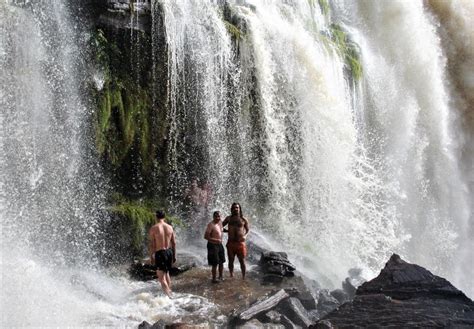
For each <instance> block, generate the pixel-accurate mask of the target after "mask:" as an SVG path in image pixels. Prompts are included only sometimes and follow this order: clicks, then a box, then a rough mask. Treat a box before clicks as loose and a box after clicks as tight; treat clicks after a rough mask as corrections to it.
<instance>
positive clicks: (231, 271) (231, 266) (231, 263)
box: [227, 247, 235, 278]
mask: <svg viewBox="0 0 474 329" xmlns="http://www.w3.org/2000/svg"><path fill="white" fill-rule="evenodd" d="M227 256H228V257H229V274H230V277H231V278H232V277H233V276H234V257H235V254H234V252H233V251H232V250H231V248H229V247H227Z"/></svg>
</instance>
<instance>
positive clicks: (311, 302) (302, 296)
mask: <svg viewBox="0 0 474 329" xmlns="http://www.w3.org/2000/svg"><path fill="white" fill-rule="evenodd" d="M285 291H286V292H287V293H288V294H289V295H290V296H291V297H296V298H298V299H299V300H300V302H301V304H303V306H304V308H305V309H307V310H315V309H316V307H317V303H316V299H315V298H314V296H313V294H311V293H310V292H309V291H308V290H305V291H300V290H299V289H296V288H291V289H285Z"/></svg>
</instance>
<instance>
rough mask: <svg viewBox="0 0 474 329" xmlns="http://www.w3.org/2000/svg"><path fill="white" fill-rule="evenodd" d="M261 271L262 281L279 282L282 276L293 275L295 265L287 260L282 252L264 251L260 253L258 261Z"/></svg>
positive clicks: (286, 256) (266, 282)
mask: <svg viewBox="0 0 474 329" xmlns="http://www.w3.org/2000/svg"><path fill="white" fill-rule="evenodd" d="M259 265H260V269H261V271H262V273H263V278H262V279H263V280H262V281H263V283H265V284H268V283H279V282H281V281H282V280H283V278H284V277H292V276H294V275H295V274H294V271H295V270H296V267H295V266H294V265H293V264H291V263H290V261H289V260H288V255H287V254H286V253H284V252H274V251H265V252H262V253H261V256H260V261H259Z"/></svg>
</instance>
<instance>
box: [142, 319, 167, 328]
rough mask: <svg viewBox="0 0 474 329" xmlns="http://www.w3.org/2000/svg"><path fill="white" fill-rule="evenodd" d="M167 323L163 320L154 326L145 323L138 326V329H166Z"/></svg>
mask: <svg viewBox="0 0 474 329" xmlns="http://www.w3.org/2000/svg"><path fill="white" fill-rule="evenodd" d="M165 328H166V323H165V322H164V321H163V320H160V321H158V322H155V323H154V324H153V325H151V324H150V323H148V322H146V321H143V322H142V323H140V324H139V325H138V329H165Z"/></svg>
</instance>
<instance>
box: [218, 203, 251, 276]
mask: <svg viewBox="0 0 474 329" xmlns="http://www.w3.org/2000/svg"><path fill="white" fill-rule="evenodd" d="M230 212H231V215H230V216H228V217H226V218H225V219H224V222H223V223H222V226H223V227H225V226H226V225H229V227H228V230H225V231H224V232H228V234H229V236H228V240H227V245H226V247H227V256H228V257H229V273H230V276H231V277H233V276H234V258H235V256H237V258H238V259H239V263H240V269H241V271H242V279H244V280H245V270H246V266H245V257H246V256H247V246H246V245H245V240H246V238H247V234H248V233H249V231H250V229H249V221H248V220H247V219H246V218H244V217H243V215H242V208H241V207H240V204H239V203H233V204H232V206H231V207H230Z"/></svg>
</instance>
